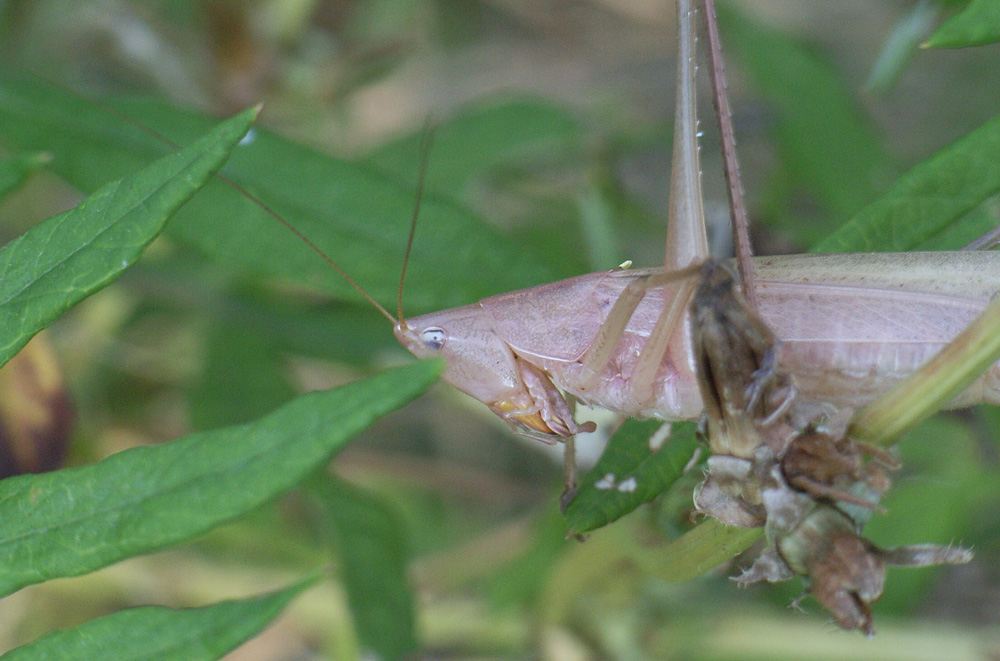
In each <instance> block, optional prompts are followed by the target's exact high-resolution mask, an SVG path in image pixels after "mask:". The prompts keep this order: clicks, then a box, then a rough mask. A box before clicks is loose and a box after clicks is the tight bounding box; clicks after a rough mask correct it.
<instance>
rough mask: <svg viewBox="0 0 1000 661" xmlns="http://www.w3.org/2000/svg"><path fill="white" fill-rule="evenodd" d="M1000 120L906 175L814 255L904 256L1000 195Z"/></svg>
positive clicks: (956, 143) (995, 118) (971, 134)
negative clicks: (867, 253) (872, 252)
mask: <svg viewBox="0 0 1000 661" xmlns="http://www.w3.org/2000/svg"><path fill="white" fill-rule="evenodd" d="M997 153H1000V115H998V116H996V117H994V118H993V119H991V120H990V121H988V122H987V123H986V124H984V125H983V126H981V127H979V128H978V129H976V130H975V131H973V132H972V133H969V134H968V135H966V136H965V137H963V138H960V139H959V140H957V141H956V142H954V143H953V144H951V145H949V146H948V147H945V148H944V149H942V150H941V151H939V152H938V153H936V154H934V155H933V156H931V157H930V158H928V159H927V160H925V161H923V162H922V163H920V164H918V165H916V166H914V167H913V169H911V170H910V171H909V172H907V173H905V174H904V175H903V176H901V177H900V178H899V179H898V180H897V181H896V182H895V183H894V184H893V185H892V187H890V188H889V190H888V191H886V193H885V194H884V195H882V197H880V198H879V199H878V200H875V201H874V202H872V203H871V204H869V205H868V206H866V207H865V208H864V209H862V210H861V211H860V212H858V213H857V215H855V216H854V217H853V218H851V219H850V220H849V221H848V222H847V223H845V224H844V225H843V226H842V227H841V228H840V229H838V230H837V231H836V232H834V233H833V234H831V235H830V236H828V237H827V238H826V239H824V240H823V241H821V242H820V243H819V244H818V245H816V246H815V247H814V248H813V251H814V252H864V251H870V250H884V251H888V252H897V251H904V250H909V249H911V248H913V247H914V246H916V245H918V244H920V243H921V242H923V241H925V240H927V239H929V238H931V237H933V236H935V235H936V234H938V233H939V232H942V231H943V230H944V229H945V228H947V227H948V226H949V224H950V223H952V222H954V221H956V220H957V219H959V218H962V217H963V216H965V215H966V214H968V213H969V212H970V211H972V210H973V209H975V208H976V207H977V206H979V205H980V204H982V202H983V201H984V200H986V199H987V198H989V197H991V196H993V195H996V194H997V193H998V192H1000V161H998V160H997V158H996V155H997Z"/></svg>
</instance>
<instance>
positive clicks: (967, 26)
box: [923, 0, 1000, 48]
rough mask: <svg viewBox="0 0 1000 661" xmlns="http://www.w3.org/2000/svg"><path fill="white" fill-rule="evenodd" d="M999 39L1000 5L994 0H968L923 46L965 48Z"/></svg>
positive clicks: (994, 41) (991, 42)
mask: <svg viewBox="0 0 1000 661" xmlns="http://www.w3.org/2000/svg"><path fill="white" fill-rule="evenodd" d="M998 41H1000V6H998V5H997V1H996V0H971V1H970V2H969V4H968V5H966V6H965V8H964V9H963V10H962V11H960V12H958V13H957V14H955V15H954V16H952V17H951V18H949V19H948V20H947V21H945V22H944V24H943V25H942V26H941V27H939V28H938V29H937V30H936V31H935V32H934V34H932V35H931V36H930V37H929V38H928V39H927V41H926V42H924V44H923V46H924V47H925V48H965V47H967V46H983V45H986V44H993V43H996V42H998Z"/></svg>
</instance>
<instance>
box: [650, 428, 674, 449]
mask: <svg viewBox="0 0 1000 661" xmlns="http://www.w3.org/2000/svg"><path fill="white" fill-rule="evenodd" d="M673 429H674V427H673V425H672V424H670V423H669V422H664V423H663V424H662V425H660V426H659V428H658V429H657V430H656V431H655V432H653V435H652V436H650V437H649V451H650V452H656V451H657V450H659V449H660V448H662V447H663V444H664V443H666V442H667V440H668V439H669V438H670V433H671V432H672V431H673Z"/></svg>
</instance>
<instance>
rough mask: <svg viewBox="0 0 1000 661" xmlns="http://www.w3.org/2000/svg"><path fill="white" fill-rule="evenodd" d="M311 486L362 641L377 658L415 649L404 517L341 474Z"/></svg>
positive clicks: (396, 656)
mask: <svg viewBox="0 0 1000 661" xmlns="http://www.w3.org/2000/svg"><path fill="white" fill-rule="evenodd" d="M309 488H310V491H311V492H312V493H313V495H314V496H315V497H316V499H317V500H318V501H319V502H320V503H321V505H322V507H323V523H324V524H325V525H323V528H324V529H325V531H326V533H327V535H328V536H329V537H330V538H331V540H330V541H331V542H332V543H333V544H334V545H335V546H336V547H337V549H338V550H339V554H338V556H339V558H340V564H341V567H342V570H341V579H342V580H343V582H344V586H345V587H346V589H347V598H348V602H349V603H350V606H351V614H352V615H353V617H354V626H355V628H356V629H357V632H358V638H359V639H360V641H361V644H362V647H363V648H367V650H369V651H371V652H374V653H375V654H376V655H377V657H378V658H381V659H401V658H405V657H407V656H408V655H411V654H413V653H414V652H415V651H416V649H417V639H416V632H415V629H414V627H415V622H414V613H413V597H412V595H411V594H410V588H409V581H408V580H407V576H406V571H407V564H408V563H409V560H410V552H409V540H408V539H407V536H406V531H405V529H404V527H403V522H402V520H401V519H400V518H399V516H397V515H396V513H395V512H394V511H393V510H392V509H391V508H390V507H388V506H387V505H386V503H384V502H383V501H382V500H380V499H378V498H376V497H374V496H372V495H371V494H369V493H366V492H365V491H362V490H361V489H358V488H357V487H355V486H353V485H351V484H350V483H348V482H345V481H344V480H341V479H338V478H336V477H333V476H330V475H321V476H319V477H318V478H316V479H314V480H311V481H310V483H309Z"/></svg>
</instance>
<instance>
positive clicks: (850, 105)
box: [718, 4, 887, 238]
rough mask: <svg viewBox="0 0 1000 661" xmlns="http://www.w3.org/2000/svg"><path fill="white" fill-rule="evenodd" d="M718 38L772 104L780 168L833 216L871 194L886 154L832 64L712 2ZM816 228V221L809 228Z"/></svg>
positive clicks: (849, 210) (851, 210)
mask: <svg viewBox="0 0 1000 661" xmlns="http://www.w3.org/2000/svg"><path fill="white" fill-rule="evenodd" d="M718 13H719V21H720V23H721V26H722V34H723V35H724V36H725V41H726V46H727V48H728V49H731V51H732V52H733V53H734V54H735V56H736V58H737V60H738V62H739V63H740V64H741V65H742V66H743V67H745V68H746V69H747V71H748V72H749V74H750V76H751V78H752V79H753V81H754V83H755V84H756V85H757V87H758V88H759V89H760V91H761V92H762V93H763V94H764V96H765V97H766V98H767V100H768V101H769V102H770V103H771V104H772V105H773V106H774V109H775V111H776V112H777V115H778V117H777V120H776V121H775V130H776V137H777V140H778V145H779V148H780V149H781V151H782V152H783V154H784V159H783V160H784V161H785V163H786V164H787V167H788V170H789V171H790V172H791V173H793V174H794V175H795V177H796V178H797V180H798V181H799V182H800V183H801V184H802V185H804V186H806V187H808V188H809V189H811V190H812V191H814V192H815V193H816V194H817V195H818V196H819V198H820V200H821V201H822V203H823V204H824V205H825V206H826V207H827V208H828V209H829V211H830V212H831V213H832V215H834V216H835V217H841V218H843V217H847V216H849V215H850V214H852V213H855V212H856V211H857V210H858V209H860V208H861V207H862V205H864V204H865V203H866V202H868V201H869V200H870V199H872V198H873V197H874V196H875V193H876V188H875V181H876V179H877V177H876V176H873V175H881V174H882V171H883V170H885V167H886V162H887V157H886V155H885V154H884V153H883V151H882V148H881V146H880V144H879V142H878V140H877V139H876V137H875V136H874V134H873V132H872V130H871V127H870V125H869V121H868V120H867V118H865V117H864V116H863V114H862V113H861V111H860V109H859V108H858V106H857V104H856V102H855V101H854V99H853V97H852V95H851V93H850V92H849V91H848V90H847V89H846V88H845V86H844V84H843V82H842V81H841V80H840V77H839V76H838V75H837V74H836V72H834V71H832V70H831V69H830V68H829V66H827V65H826V64H824V63H822V62H821V61H820V60H819V59H818V58H816V57H815V56H813V55H812V54H811V53H809V52H808V51H807V50H806V49H805V48H804V47H803V46H802V45H801V44H799V43H797V42H795V41H793V40H791V39H789V38H788V37H787V36H786V35H784V34H782V33H780V32H777V31H775V30H771V29H768V28H766V27H764V26H761V25H758V24H756V23H754V22H752V21H750V20H748V19H747V18H746V17H744V16H743V15H742V14H740V13H739V12H738V11H736V10H735V9H734V8H733V7H732V6H731V5H728V4H719V6H718ZM815 232H816V233H817V235H816V236H815V237H814V238H819V236H822V233H823V229H822V228H816V230H815Z"/></svg>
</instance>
